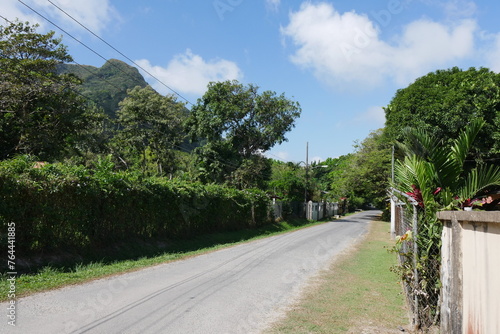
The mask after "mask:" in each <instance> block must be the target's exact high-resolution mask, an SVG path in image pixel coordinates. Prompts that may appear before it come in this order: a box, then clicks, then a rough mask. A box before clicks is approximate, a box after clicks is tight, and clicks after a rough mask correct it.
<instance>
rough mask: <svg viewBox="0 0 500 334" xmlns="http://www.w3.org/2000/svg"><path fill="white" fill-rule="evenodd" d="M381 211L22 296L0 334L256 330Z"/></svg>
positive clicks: (174, 333)
mask: <svg viewBox="0 0 500 334" xmlns="http://www.w3.org/2000/svg"><path fill="white" fill-rule="evenodd" d="M379 213H380V212H379V211H366V212H361V213H357V214H355V215H352V216H349V217H346V218H343V219H339V220H335V221H333V222H329V223H325V224H322V225H318V226H314V227H310V228H306V229H302V230H299V231H296V232H292V233H287V234H282V235H278V236H274V237H270V238H266V239H262V240H257V241H253V242H249V243H245V244H242V245H238V246H234V247H230V248H226V249H222V250H219V251H216V252H212V253H209V254H204V255H200V256H196V257H193V258H189V259H186V260H182V261H177V262H172V263H167V264H163V265H158V266H155V267H151V268H146V269H143V270H140V271H137V272H133V273H129V274H124V275H120V276H115V277H111V278H107V279H101V280H97V281H93V282H90V283H87V284H82V285H78V286H69V287H65V288H62V289H59V290H55V291H50V292H46V293H40V294H35V295H32V296H29V297H25V298H21V299H19V300H18V301H17V308H16V327H12V326H9V325H8V324H7V321H8V318H7V317H6V316H5V315H7V306H8V304H7V303H2V304H1V309H2V310H3V312H4V316H3V317H2V318H3V323H1V324H0V332H1V333H23V334H31V333H33V334H35V333H36V334H43V333H50V334H54V333H120V334H123V333H154V334H157V333H168V334H177V333H179V334H180V333H182V334H184V333H189V334H195V333H203V334H209V333H216V334H222V333H231V334H234V333H245V334H247V333H258V332H259V331H260V330H262V329H263V328H265V327H266V326H267V325H268V324H269V323H270V322H271V321H272V320H273V319H274V318H275V317H276V316H277V314H279V312H278V311H279V309H280V308H281V309H282V308H283V307H285V306H287V305H288V304H289V303H290V302H291V301H292V298H293V297H294V296H296V295H297V294H298V293H299V291H300V289H301V288H302V287H303V284H305V283H306V281H307V280H308V278H310V277H311V276H312V275H314V274H316V273H317V272H318V271H319V270H320V269H322V268H324V267H325V266H326V265H327V264H328V263H330V262H331V261H332V259H333V258H334V257H335V256H336V255H337V254H339V253H340V252H342V251H343V250H344V249H346V248H347V247H348V246H349V245H351V244H352V243H354V242H355V241H357V240H358V239H359V238H360V237H361V236H362V235H364V234H365V232H366V230H367V226H368V224H369V222H370V221H371V220H373V219H374V218H375V217H376V216H377V215H378V214H379Z"/></svg>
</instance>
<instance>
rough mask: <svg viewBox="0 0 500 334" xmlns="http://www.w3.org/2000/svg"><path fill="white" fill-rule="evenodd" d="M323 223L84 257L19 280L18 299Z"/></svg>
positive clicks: (1, 286)
mask: <svg viewBox="0 0 500 334" xmlns="http://www.w3.org/2000/svg"><path fill="white" fill-rule="evenodd" d="M322 223H324V222H310V221H307V220H305V219H297V220H290V221H283V222H279V223H274V224H270V225H266V226H263V227H260V228H256V229H244V230H240V231H232V232H224V233H213V234H207V235H202V236H197V237H193V238H191V239H184V240H168V241H165V242H164V244H166V246H165V245H163V246H161V247H159V246H156V243H155V242H156V241H155V242H152V243H142V244H135V245H130V246H131V247H122V248H120V250H119V251H118V252H117V253H114V254H111V255H108V256H106V257H102V258H101V259H98V260H96V255H95V254H94V255H92V256H86V257H84V259H83V261H82V262H79V263H66V264H65V265H57V266H50V265H49V266H45V267H42V268H40V269H38V270H36V272H35V273H31V274H22V275H20V276H18V277H17V278H16V297H17V298H19V297H23V296H27V295H30V294H32V293H35V292H42V291H47V290H51V289H56V288H60V287H63V286H66V285H71V284H80V283H84V282H87V281H91V280H94V279H99V278H103V277H107V276H112V275H117V274H122V273H126V272H131V271H134V270H139V269H141V268H145V267H150V266H154V265H158V264H162V263H166V262H171V261H176V260H181V259H185V258H188V257H191V256H196V255H200V254H204V253H208V252H212V251H215V250H218V249H221V248H225V247H231V246H234V245H237V244H241V243H245V242H249V241H252V240H256V239H261V238H266V237H270V236H273V235H277V234H282V233H288V232H291V231H295V230H298V229H301V228H306V227H310V226H314V225H318V224H322ZM8 278H9V277H8V276H7V274H6V273H2V274H0V291H4V293H2V294H1V295H0V301H5V300H7V297H8V293H7V292H8V291H9V288H10V282H9V281H7V279H8Z"/></svg>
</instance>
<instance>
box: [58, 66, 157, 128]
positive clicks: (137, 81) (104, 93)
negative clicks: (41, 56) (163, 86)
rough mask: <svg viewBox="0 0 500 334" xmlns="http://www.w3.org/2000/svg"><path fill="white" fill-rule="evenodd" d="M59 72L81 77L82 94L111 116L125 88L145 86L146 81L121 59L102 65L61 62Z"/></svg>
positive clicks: (116, 108)
mask: <svg viewBox="0 0 500 334" xmlns="http://www.w3.org/2000/svg"><path fill="white" fill-rule="evenodd" d="M58 72H59V73H60V74H64V73H72V74H74V75H76V76H77V77H79V78H80V79H82V81H83V84H82V86H81V88H80V89H81V93H82V95H84V96H86V97H88V98H90V99H91V100H92V101H94V102H95V103H96V104H97V105H98V106H99V107H102V108H103V109H104V111H105V112H106V114H107V115H109V116H110V117H111V118H115V117H116V110H118V102H120V101H122V100H123V99H124V98H125V96H126V95H127V89H132V88H134V87H135V86H140V87H146V86H147V82H146V81H145V80H144V77H143V76H142V75H141V74H140V73H139V71H138V70H137V68H135V67H132V66H130V65H128V64H126V63H124V62H123V61H121V60H118V59H110V60H108V61H107V62H106V63H105V64H104V65H103V66H102V67H99V68H98V67H94V66H90V65H76V64H61V65H59V67H58Z"/></svg>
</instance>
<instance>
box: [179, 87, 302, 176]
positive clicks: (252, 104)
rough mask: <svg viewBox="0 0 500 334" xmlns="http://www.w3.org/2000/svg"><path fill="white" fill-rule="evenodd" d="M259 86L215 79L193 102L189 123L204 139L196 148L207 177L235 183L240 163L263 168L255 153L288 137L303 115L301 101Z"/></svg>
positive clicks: (196, 136) (192, 133) (198, 137)
mask: <svg viewBox="0 0 500 334" xmlns="http://www.w3.org/2000/svg"><path fill="white" fill-rule="evenodd" d="M258 88H259V87H257V86H254V85H251V84H250V85H248V86H244V85H242V84H240V83H239V82H238V81H225V82H211V83H210V84H209V85H208V90H207V92H206V93H205V94H204V95H203V97H202V98H200V99H199V100H198V101H197V104H196V105H195V106H194V107H193V108H192V110H191V114H190V116H189V118H188V120H187V122H186V129H187V131H188V133H189V134H190V136H191V138H192V139H193V140H202V141H203V142H204V145H203V146H202V147H199V148H198V149H197V150H196V152H197V154H198V155H199V161H200V166H201V168H202V169H203V170H204V171H205V173H206V174H207V175H206V176H205V178H206V179H212V180H214V181H218V182H229V183H231V182H232V181H231V180H234V178H232V176H231V174H233V173H234V172H236V170H238V169H240V168H246V169H248V171H247V172H245V173H243V174H247V175H249V174H250V173H251V171H252V170H258V169H259V167H257V166H255V165H254V164H253V163H252V161H253V162H255V163H257V164H260V163H261V162H262V160H261V159H255V157H256V156H258V155H261V153H262V152H264V151H267V150H269V149H270V148H272V147H273V146H274V145H276V144H280V143H283V142H284V141H286V140H287V139H286V137H285V134H286V133H287V132H288V131H290V130H291V129H292V128H293V127H294V121H295V119H296V118H297V117H299V116H300V111H301V109H300V105H299V103H298V102H294V101H292V100H290V99H288V98H286V97H285V96H284V94H281V95H279V96H277V95H276V93H275V92H272V91H264V92H262V93H260V94H259V92H258ZM240 171H241V170H240ZM236 183H237V184H240V183H239V182H238V181H237V182H236Z"/></svg>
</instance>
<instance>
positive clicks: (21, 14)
mask: <svg viewBox="0 0 500 334" xmlns="http://www.w3.org/2000/svg"><path fill="white" fill-rule="evenodd" d="M0 15H2V16H3V17H5V18H6V19H8V20H10V21H14V20H15V19H16V18H17V19H19V20H21V21H23V22H24V21H28V22H30V23H33V24H34V23H38V24H40V25H43V24H44V22H43V20H42V19H41V18H40V17H39V16H37V15H36V14H35V13H33V12H30V11H29V9H28V8H27V7H25V6H23V5H22V4H21V3H20V2H18V1H17V0H3V1H2V11H1V13H0ZM0 24H1V25H5V22H4V20H3V19H2V21H1V23H0Z"/></svg>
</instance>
